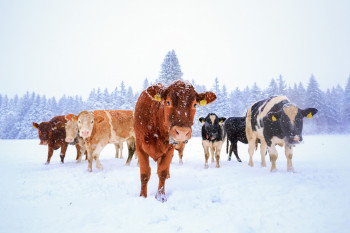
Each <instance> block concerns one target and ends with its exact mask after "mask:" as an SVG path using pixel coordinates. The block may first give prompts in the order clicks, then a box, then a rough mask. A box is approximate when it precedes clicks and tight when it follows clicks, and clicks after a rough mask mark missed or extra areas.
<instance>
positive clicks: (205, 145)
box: [202, 140, 210, 168]
mask: <svg viewBox="0 0 350 233" xmlns="http://www.w3.org/2000/svg"><path fill="white" fill-rule="evenodd" d="M202 145H203V149H204V157H205V163H204V168H208V167H209V165H208V159H209V146H210V142H209V141H208V140H203V142H202Z"/></svg>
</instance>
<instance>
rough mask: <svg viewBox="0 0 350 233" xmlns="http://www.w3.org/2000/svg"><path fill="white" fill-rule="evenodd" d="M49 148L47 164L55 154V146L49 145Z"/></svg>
mask: <svg viewBox="0 0 350 233" xmlns="http://www.w3.org/2000/svg"><path fill="white" fill-rule="evenodd" d="M47 148H48V152H47V161H46V163H45V164H49V163H50V160H51V157H52V155H53V147H51V146H47Z"/></svg>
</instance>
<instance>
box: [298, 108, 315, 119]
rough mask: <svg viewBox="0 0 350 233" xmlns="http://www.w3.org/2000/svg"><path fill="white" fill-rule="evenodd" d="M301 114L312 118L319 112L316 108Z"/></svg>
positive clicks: (303, 111) (305, 110)
mask: <svg viewBox="0 0 350 233" xmlns="http://www.w3.org/2000/svg"><path fill="white" fill-rule="evenodd" d="M301 112H302V114H303V116H304V117H306V118H312V117H313V116H314V115H315V114H316V113H317V112H318V110H317V109H316V108H307V109H304V110H301Z"/></svg>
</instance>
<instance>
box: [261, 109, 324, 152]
mask: <svg viewBox="0 0 350 233" xmlns="http://www.w3.org/2000/svg"><path fill="white" fill-rule="evenodd" d="M317 111H318V110H317V109H316V108H307V109H304V110H302V109H299V108H298V107H297V106H295V105H293V104H286V105H284V106H283V108H282V110H280V111H278V112H270V113H269V114H268V115H267V119H268V121H271V122H272V123H277V124H279V125H280V127H281V130H282V133H283V136H284V137H285V138H284V140H285V141H286V143H287V144H290V145H294V144H298V143H300V142H301V141H302V140H303V137H302V131H303V118H304V117H306V118H312V117H313V116H314V115H315V114H316V113H317Z"/></svg>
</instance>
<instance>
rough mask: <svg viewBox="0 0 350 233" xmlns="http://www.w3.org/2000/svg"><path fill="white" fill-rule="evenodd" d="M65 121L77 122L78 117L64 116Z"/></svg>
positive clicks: (72, 115)
mask: <svg viewBox="0 0 350 233" xmlns="http://www.w3.org/2000/svg"><path fill="white" fill-rule="evenodd" d="M65 118H66V120H67V121H77V120H78V116H76V115H74V114H68V115H66V116H65Z"/></svg>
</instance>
